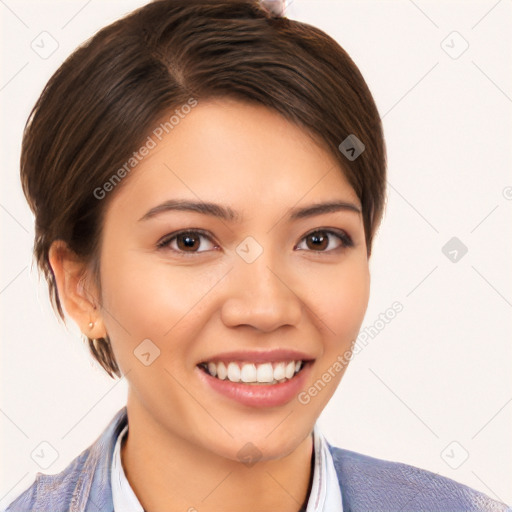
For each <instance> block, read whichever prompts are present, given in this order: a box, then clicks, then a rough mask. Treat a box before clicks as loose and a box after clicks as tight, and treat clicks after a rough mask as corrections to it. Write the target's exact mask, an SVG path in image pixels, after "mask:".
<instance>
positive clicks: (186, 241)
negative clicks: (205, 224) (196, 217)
mask: <svg viewBox="0 0 512 512" xmlns="http://www.w3.org/2000/svg"><path fill="white" fill-rule="evenodd" d="M157 247H158V248H159V249H169V250H171V251H174V252H177V253H181V254H184V253H189V254H194V253H201V252H207V251H210V250H212V249H216V248H217V245H216V244H215V243H213V242H212V239H211V238H210V236H208V235H207V234H205V233H203V232H202V231H197V230H188V231H180V232H178V233H172V234H170V235H167V236H166V237H164V238H163V239H162V240H161V241H160V242H158V243H157Z"/></svg>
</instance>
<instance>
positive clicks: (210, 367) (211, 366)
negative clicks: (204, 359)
mask: <svg viewBox="0 0 512 512" xmlns="http://www.w3.org/2000/svg"><path fill="white" fill-rule="evenodd" d="M208 371H209V372H210V375H213V376H214V377H216V376H217V367H216V365H215V363H208Z"/></svg>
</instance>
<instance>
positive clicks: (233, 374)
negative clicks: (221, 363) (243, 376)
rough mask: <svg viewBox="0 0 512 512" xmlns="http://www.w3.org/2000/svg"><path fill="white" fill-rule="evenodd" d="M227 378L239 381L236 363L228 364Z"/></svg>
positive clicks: (238, 367)
mask: <svg viewBox="0 0 512 512" xmlns="http://www.w3.org/2000/svg"><path fill="white" fill-rule="evenodd" d="M228 379H229V380H230V381H231V382H240V366H238V365H237V364H236V363H229V364H228Z"/></svg>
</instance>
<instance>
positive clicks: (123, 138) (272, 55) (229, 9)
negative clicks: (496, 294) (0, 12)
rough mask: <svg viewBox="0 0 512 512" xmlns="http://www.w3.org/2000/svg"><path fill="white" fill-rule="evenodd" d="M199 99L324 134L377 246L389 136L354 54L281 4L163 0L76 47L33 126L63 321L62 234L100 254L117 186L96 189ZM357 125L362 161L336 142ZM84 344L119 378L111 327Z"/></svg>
mask: <svg viewBox="0 0 512 512" xmlns="http://www.w3.org/2000/svg"><path fill="white" fill-rule="evenodd" d="M191 97H194V98H196V99H197V100H204V99H207V98H214V97H218V98H222V97H231V98H235V99H240V100H242V101H248V102H256V103H258V104H261V105H264V106H266V107H268V108H271V109H274V110H275V111H277V112H279V113H280V114H281V115H283V116H284V117H285V118H287V119H288V120H290V121H292V122H294V123H295V124H297V125H299V126H300V127H301V128H303V129H305V130H306V131H307V132H308V133H309V134H310V135H311V137H312V138H314V139H315V140H316V141H317V142H318V143H320V144H322V145H323V146H324V147H325V148H326V149H327V151H329V152H330V153H331V154H332V155H333V156H334V158H335V159H336V160H337V161H338V162H339V163H340V167H341V169H342V170H343V172H344V173H345V176H346V178H347V179H348V181H349V183H350V184H351V186H352V187H353V189H354V191H355V192H356V194H357V196H358V197H359V199H360V201H361V204H362V210H363V221H364V229H365V237H366V243H367V248H368V256H369V255H370V252H371V244H372V239H373V235H374V233H375V231H376V228H377V226H378V225H379V223H380V219H381V217H382V212H383V207H384V202H385V188H386V155H385V145H384V138H383V134H382V126H381V120H380V117H379V114H378V111H377V108H376V106H375V103H374V101H373V98H372V95H371V93H370V91H369V89H368V87H367V85H366V83H365V81H364V79H363V77H362V75H361V73H360V72H359V70H358V68H357V67H356V65H355V64H354V62H353V61H352V60H351V58H350V57H349V56H348V55H347V53H346V52H345V51H344V50H343V49H342V48H341V47H340V46H339V44H338V43H336V41H334V39H332V38H331V37H329V36H328V35H327V34H325V33H324V32H322V31H321V30H320V29H318V28H315V27H313V26H311V25H308V24H306V23H301V22H298V21H294V20H290V19H288V18H286V17H284V16H279V15H276V14H273V13H271V12H270V11H269V10H266V9H265V8H263V7H262V6H261V5H260V3H259V2H258V1H257V0H159V1H155V2H151V3H149V4H147V5H145V6H144V7H142V8H140V9H138V10H136V11H134V12H133V13H131V14H129V15H128V16H126V17H124V18H122V19H120V20H118V21H116V22H115V23H113V24H111V25H109V26H107V27H105V28H103V29H102V30H100V31H99V32H98V33H97V34H96V35H95V36H94V37H92V38H91V39H90V40H88V41H87V42H86V43H84V44H83V45H81V46H80V47H79V48H78V49H77V50H76V51H75V52H74V53H73V54H72V55H71V56H70V57H68V59H67V60H66V61H65V62H64V63H63V64H62V66H61V67H60V68H59V69H58V70H57V71H56V73H55V74H54V75H53V76H52V78H51V79H50V80H49V82H48V84H47V85H46V87H45V88H44V90H43V92H42V94H41V96H40V98H39V99H38V101H37V103H36V105H35V106H34V108H33V110H32V112H31V115H30V117H29V119H28V121H27V125H26V127H25V132H24V137H23V144H22V152H21V182H22V186H23V191H24V193H25V196H26V198H27V201H28V203H29V205H30V207H31V209H32V211H33V212H34V214H35V224H36V225H35V243H34V256H35V259H36V261H37V264H38V266H39V268H40V269H41V271H42V273H43V274H44V276H45V278H46V280H47V282H48V285H49V292H50V299H51V302H52V305H53V307H54V308H56V310H57V312H58V314H59V316H60V317H61V318H62V319H63V320H65V319H64V314H63V311H62V306H61V303H60V300H59V295H58V290H57V285H56V280H55V275H54V273H53V270H52V268H51V265H50V262H49V249H50V246H51V244H52V242H54V241H55V240H63V241H64V242H66V243H67V245H68V246H69V248H70V249H72V250H73V251H74V252H75V253H76V254H77V255H78V256H80V257H81V258H83V259H84V261H87V262H91V261H96V263H97V257H98V254H99V244H100V241H101V225H102V219H103V215H104V212H105V208H106V206H107V204H108V200H109V199H111V197H112V195H113V194H114V193H115V192H113V193H112V194H110V195H109V196H108V197H106V198H105V199H104V200H99V199H98V198H97V197H96V194H94V191H95V190H96V189H97V188H98V187H101V186H102V184H104V183H106V182H107V181H108V180H109V178H111V177H112V175H113V173H114V172H115V171H116V169H119V168H120V167H121V166H122V165H123V163H125V162H126V161H127V160H128V159H129V158H130V156H131V155H132V154H133V152H134V151H136V149H137V148H138V147H139V146H140V144H141V141H143V140H144V139H145V137H147V133H148V132H149V130H150V129H151V127H152V126H154V124H155V123H156V122H157V121H159V120H160V119H161V118H162V116H163V114H165V113H166V112H169V111H171V110H172V109H174V108H176V107H179V106H180V105H183V104H186V103H187V101H188V100H189V99H190V98H191ZM349 135H356V137H357V138H358V139H360V140H361V141H362V142H363V143H364V145H365V149H364V152H363V153H362V154H361V155H360V156H359V157H358V158H356V159H355V160H353V161H351V160H349V159H347V158H346V156H345V155H343V154H342V153H341V151H340V150H339V145H340V143H341V142H342V141H343V140H345V139H346V138H347V137H348V136H349ZM120 185H122V184H120ZM95 268H98V267H97V264H95ZM87 340H88V343H89V347H90V351H91V353H92V355H93V357H94V358H95V359H96V360H97V361H98V362H99V363H100V365H101V366H102V367H103V368H104V369H105V370H106V371H107V373H108V374H109V375H110V376H111V377H113V375H114V374H115V375H117V376H120V371H119V367H118V366H117V364H116V361H115V359H114V356H113V353H112V350H111V346H110V341H109V339H108V337H107V338H100V339H90V338H87Z"/></svg>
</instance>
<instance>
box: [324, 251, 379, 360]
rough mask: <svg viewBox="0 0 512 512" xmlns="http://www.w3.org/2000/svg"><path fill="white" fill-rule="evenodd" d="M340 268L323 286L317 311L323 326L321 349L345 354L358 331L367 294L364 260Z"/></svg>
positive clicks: (365, 306)
mask: <svg viewBox="0 0 512 512" xmlns="http://www.w3.org/2000/svg"><path fill="white" fill-rule="evenodd" d="M355 263H356V264H354V265H350V266H347V267H346V268H342V269H341V270H340V272H339V273H336V275H335V276H332V279H330V280H328V281H327V282H326V283H325V285H324V290H323V294H322V297H323V298H322V299H321V304H320V307H319V309H321V311H322V312H323V316H322V319H323V321H324V322H325V325H326V331H325V332H326V338H325V345H326V346H325V349H326V350H332V349H337V350H341V349H343V351H344V350H346V349H347V348H349V347H350V344H351V343H352V342H353V341H354V340H355V339H356V337H357V334H358V333H359V330H360V328H361V323H362V321H363V318H364V315H365V313H366V308H367V306H368V299H369V294H370V275H369V269H368V263H367V260H366V259H361V260H360V261H356V262H355Z"/></svg>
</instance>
